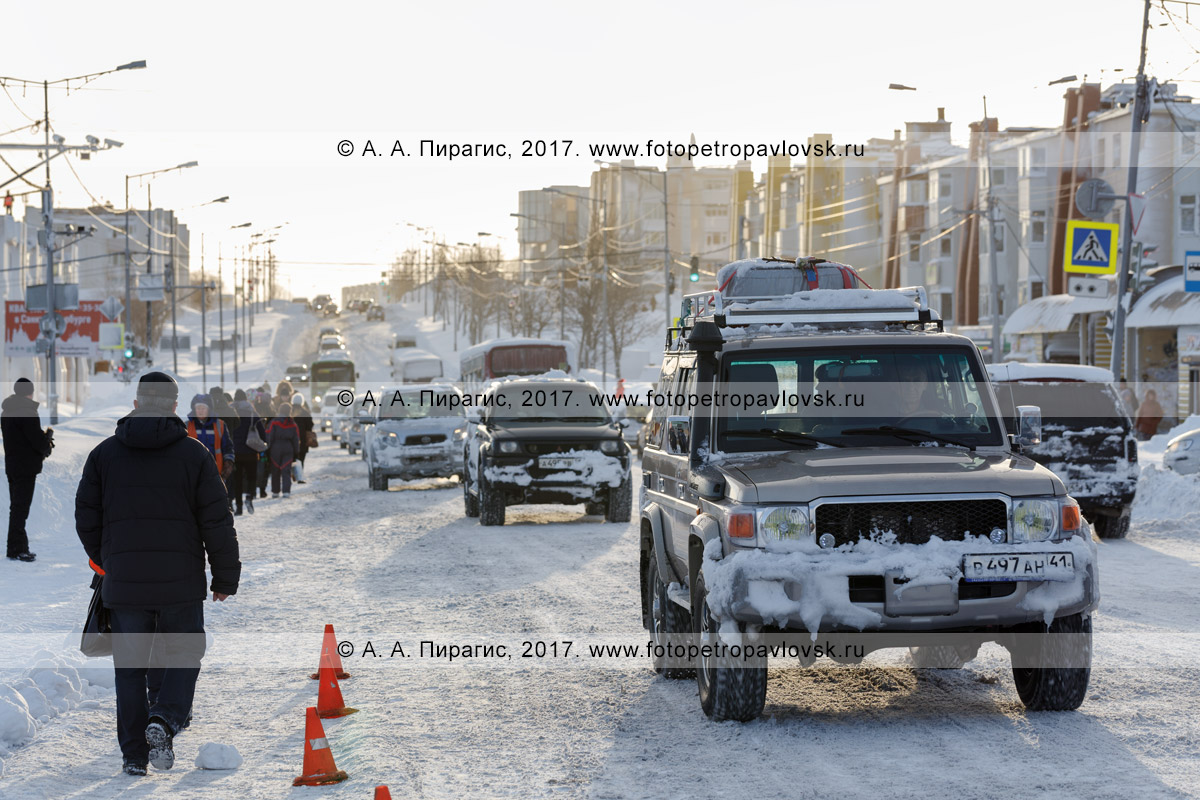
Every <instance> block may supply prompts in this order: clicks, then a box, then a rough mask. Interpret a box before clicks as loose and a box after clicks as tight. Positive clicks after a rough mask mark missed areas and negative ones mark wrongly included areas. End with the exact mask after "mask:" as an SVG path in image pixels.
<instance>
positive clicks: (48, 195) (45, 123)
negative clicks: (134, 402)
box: [0, 61, 146, 425]
mask: <svg viewBox="0 0 1200 800" xmlns="http://www.w3.org/2000/svg"><path fill="white" fill-rule="evenodd" d="M145 66H146V62H145V61H130V62H128V63H126V64H122V65H120V66H118V67H114V68H113V69H109V70H103V71H101V72H92V73H89V74H87V75H79V76H77V77H74V78H60V79H58V80H53V81H50V80H41V81H31V80H25V79H24V78H12V77H0V83H6V82H11V83H22V84H26V85H30V84H32V85H37V84H39V83H40V84H41V85H42V120H41V124H42V144H43V147H44V151H43V152H44V160H43V163H44V164H45V165H46V188H45V189H44V190H43V191H42V229H43V230H44V231H45V234H44V236H45V241H44V243H43V246H44V247H45V250H46V298H47V299H46V311H45V315H46V316H45V319H47V320H49V319H53V318H54V315H55V310H54V299H55V298H54V291H55V290H54V190H53V189H52V188H51V184H50V161H51V159H52V158H53V156H52V155H51V152H50V149H51V148H50V135H51V134H50V86H51V85H52V84H53V85H58V84H60V83H61V84H66V85H67V88H68V89H70V88H71V87H70V84H71V82H72V81H75V82H83V83H88V82H89V81H91V80H94V79H95V78H98V77H100V76H101V75H107V74H109V73H110V72H119V71H121V70H128V69H144V68H145ZM93 139H94V137H93ZM56 144H57V146H58V149H59V151H60V152H61V151H63V150H64V147H63V143H62V141H61V140H56ZM106 144H107V143H106ZM107 146H108V147H114V146H115V147H120V143H119V142H118V143H114V144H107ZM8 147H17V148H20V147H22V145H9V146H8ZM32 147H36V145H34V146H32ZM97 147H98V144H97V143H96V142H94V141H92V140H89V141H88V144H87V148H88V149H92V150H94V149H97ZM71 149H80V148H71ZM57 341H58V337H57V336H56V335H54V334H53V333H51V334H50V342H49V348H48V349H47V351H46V372H47V374H48V376H49V383H50V387H49V388H50V391H49V392H48V397H47V407H48V408H47V410H48V412H49V416H50V424H51V425H57V424H58V389H57V375H56V374H55V364H54V361H55V355H56V352H57V344H56V343H57Z"/></svg>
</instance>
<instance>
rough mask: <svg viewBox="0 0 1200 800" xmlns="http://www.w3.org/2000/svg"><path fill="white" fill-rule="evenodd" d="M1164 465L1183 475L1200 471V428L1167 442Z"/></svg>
mask: <svg viewBox="0 0 1200 800" xmlns="http://www.w3.org/2000/svg"><path fill="white" fill-rule="evenodd" d="M1163 466H1165V467H1169V468H1170V469H1173V470H1175V471H1176V472H1178V473H1179V474H1181V475H1196V474H1198V473H1200V430H1194V431H1188V432H1187V433H1183V434H1180V435H1179V436H1176V437H1175V438H1174V439H1172V440H1171V441H1169V442H1167V449H1166V450H1164V451H1163Z"/></svg>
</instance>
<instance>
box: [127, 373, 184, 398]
mask: <svg viewBox="0 0 1200 800" xmlns="http://www.w3.org/2000/svg"><path fill="white" fill-rule="evenodd" d="M137 396H138V400H151V399H161V400H164V401H169V402H171V403H174V402H175V401H176V400H178V399H179V384H177V383H175V379H174V378H172V377H171V376H170V375H168V374H166V373H165V372H147V373H146V374H145V375H143V376H142V377H141V379H140V380H139V381H138V388H137Z"/></svg>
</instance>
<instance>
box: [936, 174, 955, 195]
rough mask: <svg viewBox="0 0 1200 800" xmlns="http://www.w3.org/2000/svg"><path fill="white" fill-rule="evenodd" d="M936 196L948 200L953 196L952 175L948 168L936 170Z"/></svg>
mask: <svg viewBox="0 0 1200 800" xmlns="http://www.w3.org/2000/svg"><path fill="white" fill-rule="evenodd" d="M937 186H938V190H937V191H938V198H939V199H941V200H949V199H951V198H952V197H953V196H954V175H953V173H951V172H950V170H948V169H943V170H939V171H938V182H937Z"/></svg>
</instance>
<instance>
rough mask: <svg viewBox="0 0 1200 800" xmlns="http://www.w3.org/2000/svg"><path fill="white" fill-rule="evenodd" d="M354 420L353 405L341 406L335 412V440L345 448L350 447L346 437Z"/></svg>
mask: <svg viewBox="0 0 1200 800" xmlns="http://www.w3.org/2000/svg"><path fill="white" fill-rule="evenodd" d="M353 419H354V406H353V405H348V406H343V405H339V406H338V407H337V408H335V409H334V410H333V438H334V440H335V441H336V442H338V444H339V445H340V446H341V447H343V448H347V447H349V446H350V445H349V443H348V441H347V438H346V437H347V435H348V434H349V432H350V423H351V422H352V421H353Z"/></svg>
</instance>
